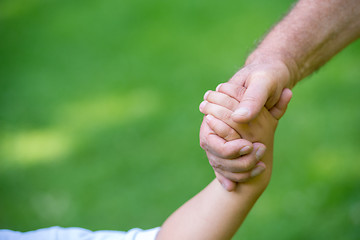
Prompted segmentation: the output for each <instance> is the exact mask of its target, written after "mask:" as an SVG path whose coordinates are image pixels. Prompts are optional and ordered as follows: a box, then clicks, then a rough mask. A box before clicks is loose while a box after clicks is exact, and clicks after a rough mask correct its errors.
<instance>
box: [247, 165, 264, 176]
mask: <svg viewBox="0 0 360 240" xmlns="http://www.w3.org/2000/svg"><path fill="white" fill-rule="evenodd" d="M263 171H265V167H264V166H262V165H258V166H256V167H255V168H254V169H253V170H252V171H251V173H250V176H251V177H256V176H258V175H260V173H262V172H263Z"/></svg>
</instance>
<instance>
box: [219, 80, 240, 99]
mask: <svg viewBox="0 0 360 240" xmlns="http://www.w3.org/2000/svg"><path fill="white" fill-rule="evenodd" d="M245 90H246V88H245V87H243V86H240V85H237V84H232V83H229V82H227V83H222V84H220V85H218V87H217V88H216V91H217V92H221V93H224V94H226V95H228V96H230V97H232V98H234V99H236V100H237V101H238V102H240V101H241V99H242V97H243V96H244V93H245Z"/></svg>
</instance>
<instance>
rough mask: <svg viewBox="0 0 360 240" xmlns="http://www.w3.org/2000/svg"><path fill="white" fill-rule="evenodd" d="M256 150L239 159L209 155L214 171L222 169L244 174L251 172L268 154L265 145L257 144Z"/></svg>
mask: <svg viewBox="0 0 360 240" xmlns="http://www.w3.org/2000/svg"><path fill="white" fill-rule="evenodd" d="M254 145H255V146H256V148H255V149H252V150H251V151H250V154H242V155H241V156H240V157H238V158H234V159H226V158H222V157H218V156H216V155H214V154H212V153H210V152H208V153H207V157H208V159H209V162H210V165H211V166H212V167H213V168H214V169H220V170H222V171H226V172H232V173H243V172H247V171H250V170H251V169H253V168H254V167H255V165H256V164H257V163H258V162H259V161H260V159H262V158H263V156H264V155H265V152H266V147H265V145H264V144H261V143H255V144H254Z"/></svg>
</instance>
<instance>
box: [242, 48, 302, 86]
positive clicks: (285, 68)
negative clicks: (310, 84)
mask: <svg viewBox="0 0 360 240" xmlns="http://www.w3.org/2000/svg"><path fill="white" fill-rule="evenodd" d="M261 64H265V65H273V66H274V67H275V68H276V69H277V70H278V71H280V72H281V74H283V75H284V76H285V75H287V77H286V78H285V79H286V83H285V86H286V87H287V88H290V89H292V88H293V87H294V86H295V85H296V83H297V82H298V81H300V80H301V78H302V77H301V74H300V71H299V68H298V65H297V63H296V61H295V60H294V59H293V58H292V57H291V55H290V54H287V53H285V52H281V53H280V52H278V51H274V50H271V51H270V50H265V49H262V48H260V47H259V48H258V49H256V50H255V51H254V52H253V53H251V54H250V55H249V56H248V58H247V59H246V61H245V66H249V65H261Z"/></svg>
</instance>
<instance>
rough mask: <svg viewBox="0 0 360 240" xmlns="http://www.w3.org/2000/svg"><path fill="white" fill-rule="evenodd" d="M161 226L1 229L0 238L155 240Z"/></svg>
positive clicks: (19, 239)
mask: <svg viewBox="0 0 360 240" xmlns="http://www.w3.org/2000/svg"><path fill="white" fill-rule="evenodd" d="M159 230H160V228H153V229H149V230H141V229H139V228H134V229H131V230H130V231H128V232H120V231H108V230H104V231H95V232H93V231H90V230H87V229H84V228H77V227H71V228H62V227H50V228H43V229H38V230H35V231H30V232H16V231H11V230H1V229H0V240H155V238H156V235H157V233H158V232H159Z"/></svg>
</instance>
